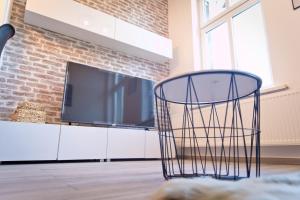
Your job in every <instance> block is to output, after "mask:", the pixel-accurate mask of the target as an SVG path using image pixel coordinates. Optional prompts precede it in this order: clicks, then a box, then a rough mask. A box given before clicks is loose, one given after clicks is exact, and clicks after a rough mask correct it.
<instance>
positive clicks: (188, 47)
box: [168, 0, 200, 76]
mask: <svg viewBox="0 0 300 200" xmlns="http://www.w3.org/2000/svg"><path fill="white" fill-rule="evenodd" d="M196 2H197V0H169V2H168V3H169V37H170V39H171V40H172V41H173V59H172V60H171V61H170V68H171V73H170V76H173V75H176V74H181V73H185V72H188V71H193V70H194V69H197V68H198V69H199V68H200V64H199V63H200V53H199V46H200V43H199V42H197V40H199V37H200V34H197V33H198V32H199V30H198V28H199V27H198V22H197V18H198V16H197V6H195V4H196Z"/></svg>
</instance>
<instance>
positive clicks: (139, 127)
mask: <svg viewBox="0 0 300 200" xmlns="http://www.w3.org/2000/svg"><path fill="white" fill-rule="evenodd" d="M70 64H77V65H84V66H87V67H91V68H96V69H98V70H101V71H106V72H110V73H116V74H121V75H124V76H128V77H133V78H139V79H143V80H147V81H151V82H152V83H153V100H152V102H153V106H155V105H154V86H155V82H154V81H153V80H150V79H145V78H140V77H135V76H131V75H128V74H123V73H120V72H114V71H109V70H105V69H102V68H98V67H94V66H90V65H86V64H82V63H76V62H72V61H68V62H67V65H66V70H65V79H64V92H63V94H62V95H63V96H62V97H63V98H62V102H61V110H60V111H61V112H60V121H61V122H63V123H68V124H72V123H76V124H80V125H92V126H100V127H116V128H134V129H145V130H149V129H155V128H156V127H155V112H154V114H153V126H138V125H129V124H114V123H113V124H112V123H106V122H100V121H99V123H98V122H86V121H70V120H64V119H63V109H64V102H65V98H66V85H67V75H68V68H69V65H70Z"/></svg>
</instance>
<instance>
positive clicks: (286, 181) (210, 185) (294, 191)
mask: <svg viewBox="0 0 300 200" xmlns="http://www.w3.org/2000/svg"><path fill="white" fill-rule="evenodd" d="M152 199H153V200H300V173H296V174H295V173H294V174H288V175H278V176H267V177H263V178H258V179H255V178H252V179H242V180H240V181H236V182H233V181H219V180H215V179H212V178H194V179H174V180H170V181H167V182H166V183H165V184H164V185H163V186H162V187H161V188H160V189H159V191H158V192H157V193H156V194H155V195H154V196H153V198H152Z"/></svg>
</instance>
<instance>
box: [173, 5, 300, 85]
mask: <svg viewBox="0 0 300 200" xmlns="http://www.w3.org/2000/svg"><path fill="white" fill-rule="evenodd" d="M196 1H197V0H169V33H170V38H171V39H172V40H173V45H174V59H173V60H172V61H171V62H170V66H171V73H170V75H171V76H172V75H175V74H178V73H186V72H190V71H193V70H195V69H197V68H199V62H197V61H195V59H197V58H196V57H198V59H200V53H199V51H198V52H197V50H195V44H197V43H199V41H198V39H197V38H195V37H193V36H195V35H197V30H198V29H199V24H198V26H195V25H194V26H193V20H194V19H195V14H194V15H193V14H192V13H193V9H196V8H197V6H195V2H196ZM261 3H262V9H263V14H264V18H265V25H266V32H267V39H268V46H269V54H270V62H271V67H272V71H273V77H274V82H275V85H280V84H288V86H289V87H290V88H291V89H293V90H298V89H300V78H299V75H300V60H299V56H300V55H299V52H300V39H299V38H300V37H299V36H300V10H299V9H298V10H293V7H292V2H291V0H276V1H271V0H261ZM198 35H200V34H198ZM200 68H201V66H200Z"/></svg>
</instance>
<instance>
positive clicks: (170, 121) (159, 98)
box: [155, 70, 262, 180]
mask: <svg viewBox="0 0 300 200" xmlns="http://www.w3.org/2000/svg"><path fill="white" fill-rule="evenodd" d="M261 85H262V81H261V79H260V78H259V77H257V76H255V75H253V74H249V73H246V72H241V71H229V70H211V71H201V72H195V73H190V74H185V75H182V76H177V77H174V78H170V79H167V80H165V81H162V82H160V83H159V84H157V85H156V86H155V100H156V113H157V127H158V130H159V139H160V148H161V158H162V169H163V176H164V177H165V179H170V178H174V177H197V176H212V177H214V178H217V179H233V180H237V179H240V178H246V177H250V174H251V171H253V170H254V171H255V175H256V177H258V176H260V88H261ZM253 165H255V167H253Z"/></svg>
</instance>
